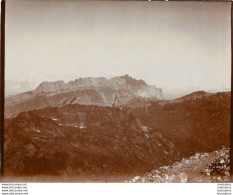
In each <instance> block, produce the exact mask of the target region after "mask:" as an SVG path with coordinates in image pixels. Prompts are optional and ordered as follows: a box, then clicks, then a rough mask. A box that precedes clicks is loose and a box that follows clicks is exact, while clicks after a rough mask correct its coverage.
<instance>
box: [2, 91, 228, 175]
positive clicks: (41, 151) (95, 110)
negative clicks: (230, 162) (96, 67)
mask: <svg viewBox="0 0 233 195" xmlns="http://www.w3.org/2000/svg"><path fill="white" fill-rule="evenodd" d="M196 95H197V94H193V95H192V96H191V97H189V98H184V99H178V100H174V101H155V102H146V103H145V102H143V101H142V100H135V101H136V102H135V103H134V104H133V105H136V106H132V105H130V104H129V106H125V107H123V108H122V107H121V108H116V107H115V108H114V107H101V106H94V105H79V104H70V105H65V106H62V107H48V108H45V109H41V110H36V111H29V112H23V113H20V114H19V115H18V116H17V117H15V118H12V119H7V120H6V128H5V158H4V160H5V167H4V171H5V174H6V176H17V175H18V176H29V175H33V176H35V175H58V176H77V175H78V176H101V175H104V176H116V175H125V176H129V175H138V174H143V173H145V172H147V171H150V170H152V169H157V168H159V167H161V166H165V165H171V164H172V163H174V162H177V161H180V160H182V158H186V157H187V158H188V157H190V156H192V155H194V154H195V153H196V152H211V151H214V150H217V149H220V148H221V147H222V146H225V147H229V144H230V142H229V135H230V93H217V94H210V95H202V96H200V97H198V98H196Z"/></svg>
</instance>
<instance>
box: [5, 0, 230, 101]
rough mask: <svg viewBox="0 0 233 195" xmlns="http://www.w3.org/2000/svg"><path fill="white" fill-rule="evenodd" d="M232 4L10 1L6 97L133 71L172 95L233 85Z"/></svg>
mask: <svg viewBox="0 0 233 195" xmlns="http://www.w3.org/2000/svg"><path fill="white" fill-rule="evenodd" d="M230 9H231V5H230V3H213V2H210V3H206V2H133V1H128V2H124V1H108V2H106V1H99V2H98V1H86V2H84V1H81V2H78V1H26V0H17V1H13V0H8V1H7V3H6V26H5V28H6V63H5V68H6V78H5V79H6V83H5V89H6V95H10V94H15V93H20V92H24V91H28V90H32V89H34V88H35V87H36V86H37V85H39V84H40V83H41V82H43V81H56V80H64V81H66V82H67V81H70V80H74V79H76V78H79V77H99V76H103V77H108V78H109V77H113V76H119V75H124V74H129V75H130V76H132V77H134V78H136V79H143V80H145V81H146V82H147V83H148V84H153V85H156V86H157V87H161V88H162V89H163V90H164V92H165V96H166V97H168V98H169V97H170V98H171V97H176V96H179V95H181V94H182V95H183V94H185V93H189V92H192V91H197V90H205V91H209V92H217V91H227V90H230V72H231V53H230V52H231V48H230V46H231V42H230V27H231V25H230Z"/></svg>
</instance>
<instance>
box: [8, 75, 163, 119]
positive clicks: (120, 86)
mask: <svg viewBox="0 0 233 195" xmlns="http://www.w3.org/2000/svg"><path fill="white" fill-rule="evenodd" d="M139 97H141V98H145V99H154V100H155V99H158V100H159V99H163V92H162V89H160V88H157V87H155V86H153V85H148V84H146V83H145V81H143V80H136V79H134V78H132V77H130V76H129V75H124V76H119V77H113V78H110V79H106V78H104V77H99V78H95V77H89V78H79V79H76V80H75V81H70V82H68V83H65V82H64V81H56V82H43V83H41V84H40V85H39V86H38V87H37V88H36V89H35V90H34V91H29V92H25V93H21V94H17V95H14V96H11V97H8V98H6V99H5V106H6V111H5V117H6V118H9V117H12V116H16V115H17V114H18V113H20V112H23V111H29V110H34V109H42V108H45V107H54V106H64V105H67V104H76V103H78V104H85V105H99V106H112V104H118V105H119V104H121V105H123V104H126V103H127V102H128V101H130V100H132V99H135V98H139Z"/></svg>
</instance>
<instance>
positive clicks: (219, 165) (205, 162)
mask: <svg viewBox="0 0 233 195" xmlns="http://www.w3.org/2000/svg"><path fill="white" fill-rule="evenodd" d="M229 176H230V156H229V148H228V149H226V148H223V149H221V150H217V151H214V152H211V153H196V154H195V155H193V156H191V157H189V158H183V159H182V161H180V162H175V163H174V164H172V165H169V166H162V167H160V168H159V169H154V170H152V171H150V172H147V173H146V174H144V176H141V177H140V176H136V177H134V178H133V179H131V180H129V181H126V182H130V183H131V182H132V183H151V182H152V183H161V182H162V183H178V182H181V183H187V182H189V183H202V182H203V183H210V182H214V183H218V182H221V183H223V182H230V177H229Z"/></svg>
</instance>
